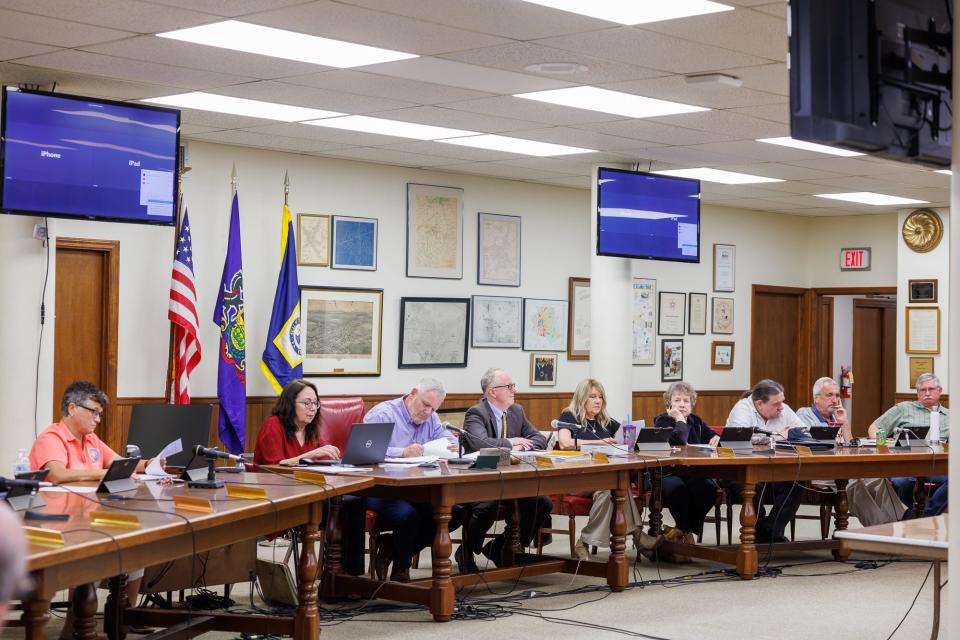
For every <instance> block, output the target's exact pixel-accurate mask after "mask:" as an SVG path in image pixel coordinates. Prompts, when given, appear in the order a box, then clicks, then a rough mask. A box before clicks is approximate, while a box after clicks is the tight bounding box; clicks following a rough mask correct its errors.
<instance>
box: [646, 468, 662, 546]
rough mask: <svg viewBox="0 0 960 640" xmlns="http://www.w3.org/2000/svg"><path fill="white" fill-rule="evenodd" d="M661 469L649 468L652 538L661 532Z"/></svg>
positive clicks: (650, 531)
mask: <svg viewBox="0 0 960 640" xmlns="http://www.w3.org/2000/svg"><path fill="white" fill-rule="evenodd" d="M662 478H663V471H662V470H661V469H659V468H657V469H651V470H650V530H649V533H650V535H652V536H653V537H654V538H656V537H658V536H660V535H662V534H663V495H662V489H661V486H662V485H661V480H662Z"/></svg>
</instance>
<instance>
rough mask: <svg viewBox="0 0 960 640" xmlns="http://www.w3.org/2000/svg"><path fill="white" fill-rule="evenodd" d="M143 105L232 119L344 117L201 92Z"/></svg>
mask: <svg viewBox="0 0 960 640" xmlns="http://www.w3.org/2000/svg"><path fill="white" fill-rule="evenodd" d="M142 102H149V103H151V104H162V105H166V106H169V107H179V108H181V109H200V110H201V111H216V112H217V113H229V114H232V115H235V116H249V117H251V118H265V119H267V120H280V121H281V122H300V121H302V120H316V119H318V118H332V117H336V116H342V115H343V114H342V113H339V112H336V111H324V110H323V109H308V108H306V107H295V106H292V105H288V104H278V103H276V102H263V101H261V100H249V99H247V98H234V97H232V96H221V95H217V94H215V93H205V92H203V91H192V92H190V93H178V94H176V95H171V96H161V97H158V98H147V99H145V100H142Z"/></svg>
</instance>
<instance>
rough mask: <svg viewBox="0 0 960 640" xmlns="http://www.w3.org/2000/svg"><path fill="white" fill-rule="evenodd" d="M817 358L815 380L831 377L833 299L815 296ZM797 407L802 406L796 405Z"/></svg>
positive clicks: (814, 372)
mask: <svg viewBox="0 0 960 640" xmlns="http://www.w3.org/2000/svg"><path fill="white" fill-rule="evenodd" d="M815 340H816V348H817V358H816V362H815V364H814V370H813V375H814V376H815V377H816V378H821V377H823V376H832V375H833V298H831V297H830V296H817V336H816V339H815ZM797 406H804V405H802V404H798V405H797Z"/></svg>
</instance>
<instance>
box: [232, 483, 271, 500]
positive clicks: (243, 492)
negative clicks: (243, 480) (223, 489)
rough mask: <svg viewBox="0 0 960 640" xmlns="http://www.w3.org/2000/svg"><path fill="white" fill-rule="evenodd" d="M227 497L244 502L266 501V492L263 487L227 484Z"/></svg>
mask: <svg viewBox="0 0 960 640" xmlns="http://www.w3.org/2000/svg"><path fill="white" fill-rule="evenodd" d="M227 497H230V498H242V499H244V500H266V499H267V492H266V491H265V490H264V488H263V487H255V486H252V485H249V484H228V485H227Z"/></svg>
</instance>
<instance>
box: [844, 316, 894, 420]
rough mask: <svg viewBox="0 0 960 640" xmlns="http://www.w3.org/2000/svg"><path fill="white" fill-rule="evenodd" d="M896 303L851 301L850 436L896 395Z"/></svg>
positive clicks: (890, 404)
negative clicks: (851, 379)
mask: <svg viewBox="0 0 960 640" xmlns="http://www.w3.org/2000/svg"><path fill="white" fill-rule="evenodd" d="M896 348H897V303H896V302H895V301H893V300H884V299H863V300H860V299H857V300H854V301H853V380H854V384H853V406H852V413H853V415H852V416H851V424H852V427H853V435H855V436H865V435H866V434H867V427H869V426H870V424H871V423H872V422H873V421H874V420H876V418H877V416H879V415H880V414H882V413H883V412H884V411H886V410H887V409H888V408H890V407H891V406H892V405H893V403H894V398H895V394H896V370H897V363H896Z"/></svg>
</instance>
